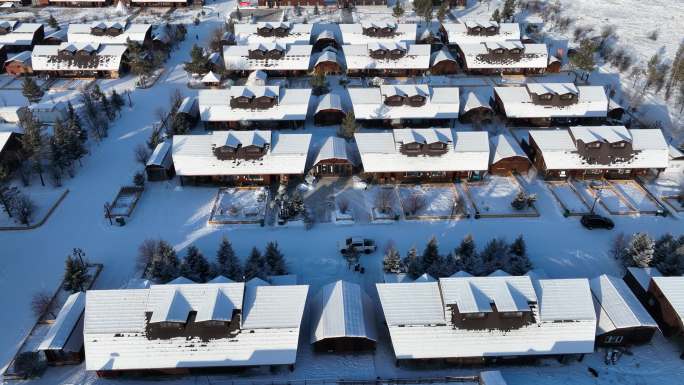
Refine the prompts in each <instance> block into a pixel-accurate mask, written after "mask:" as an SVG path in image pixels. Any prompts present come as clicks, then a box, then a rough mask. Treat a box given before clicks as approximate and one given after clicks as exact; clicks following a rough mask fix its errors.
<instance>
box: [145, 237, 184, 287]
mask: <svg viewBox="0 0 684 385" xmlns="http://www.w3.org/2000/svg"><path fill="white" fill-rule="evenodd" d="M179 265H180V264H179V262H178V257H177V256H176V251H175V250H174V249H173V247H171V245H169V244H168V243H167V242H166V241H163V240H159V242H158V243H157V245H156V250H155V252H154V256H153V257H152V269H151V276H152V278H155V279H157V280H158V281H160V282H162V283H166V282H168V281H171V280H173V279H175V278H178V274H179Z"/></svg>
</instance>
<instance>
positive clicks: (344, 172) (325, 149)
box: [311, 136, 358, 177]
mask: <svg viewBox="0 0 684 385" xmlns="http://www.w3.org/2000/svg"><path fill="white" fill-rule="evenodd" d="M350 146H351V144H348V143H347V141H346V140H344V139H342V138H338V137H336V136H329V137H327V138H326V140H325V142H324V143H323V145H322V146H321V149H320V150H319V151H318V154H317V155H316V159H315V160H314V163H313V167H312V168H311V173H312V174H313V175H314V176H315V177H341V176H351V175H352V174H353V173H354V170H355V169H356V167H357V166H358V161H357V160H356V154H354V152H353V151H351V150H350V148H349V147H350Z"/></svg>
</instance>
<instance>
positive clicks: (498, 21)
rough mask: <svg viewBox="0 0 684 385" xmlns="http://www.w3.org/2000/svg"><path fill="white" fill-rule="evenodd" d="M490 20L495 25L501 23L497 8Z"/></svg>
mask: <svg viewBox="0 0 684 385" xmlns="http://www.w3.org/2000/svg"><path fill="white" fill-rule="evenodd" d="M491 19H492V20H493V21H496V22H497V23H501V13H499V8H497V9H495V10H494V12H493V13H492V17H491Z"/></svg>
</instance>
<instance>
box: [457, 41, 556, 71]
mask: <svg viewBox="0 0 684 385" xmlns="http://www.w3.org/2000/svg"><path fill="white" fill-rule="evenodd" d="M459 47H460V49H461V52H462V53H463V59H464V61H465V65H466V66H467V68H468V69H498V68H515V69H519V68H546V67H547V66H548V64H549V55H548V52H547V50H546V44H523V43H521V42H520V41H496V42H485V43H478V44H460V45H459ZM498 48H505V49H512V48H519V49H523V53H522V54H521V55H520V56H515V57H512V56H503V57H497V55H490V50H493V49H498ZM484 55H486V56H484Z"/></svg>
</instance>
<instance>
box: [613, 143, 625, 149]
mask: <svg viewBox="0 0 684 385" xmlns="http://www.w3.org/2000/svg"><path fill="white" fill-rule="evenodd" d="M610 146H611V147H613V148H625V146H626V144H625V142H617V143H613V144H611V145H610Z"/></svg>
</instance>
